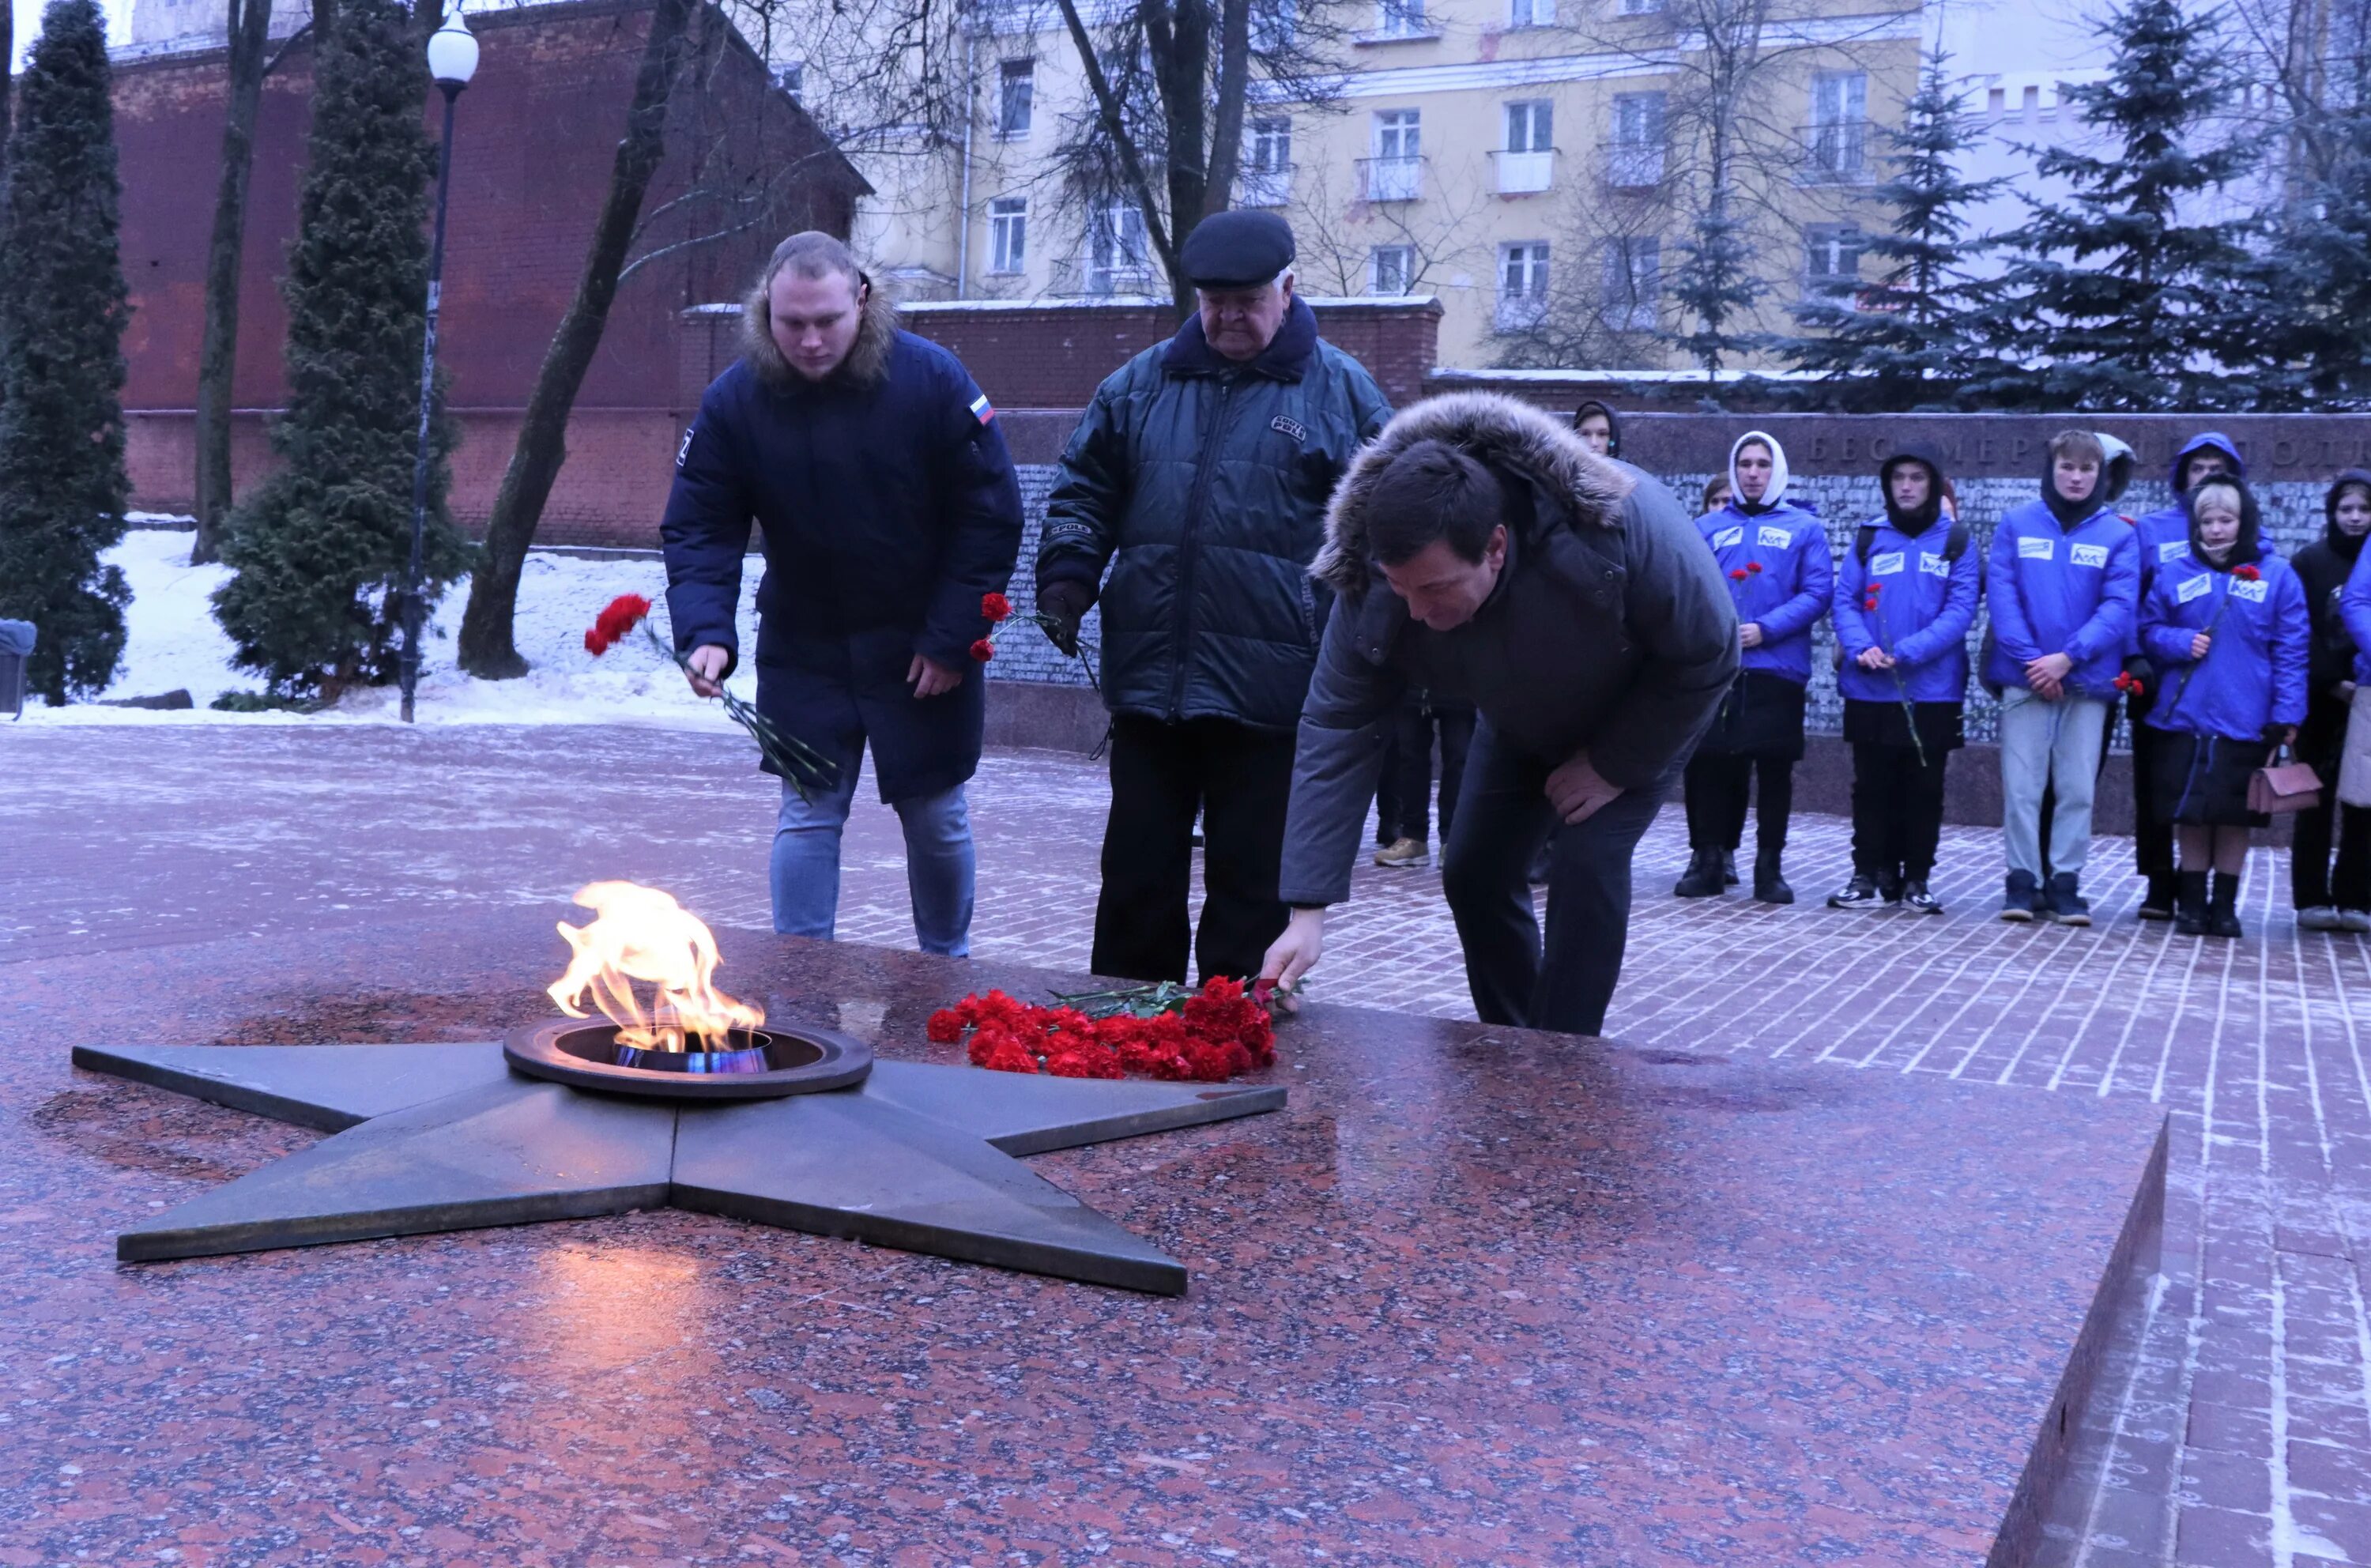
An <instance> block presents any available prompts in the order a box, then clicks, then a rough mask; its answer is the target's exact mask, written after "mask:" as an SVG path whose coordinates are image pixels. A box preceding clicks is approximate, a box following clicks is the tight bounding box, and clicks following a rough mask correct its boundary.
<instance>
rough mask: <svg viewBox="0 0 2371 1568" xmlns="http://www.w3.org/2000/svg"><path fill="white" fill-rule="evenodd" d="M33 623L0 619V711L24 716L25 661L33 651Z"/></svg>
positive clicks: (10, 714)
mask: <svg viewBox="0 0 2371 1568" xmlns="http://www.w3.org/2000/svg"><path fill="white" fill-rule="evenodd" d="M33 638H34V631H33V623H32V622H31V621H18V620H0V712H6V713H7V714H8V715H9V716H10V717H11V718H15V719H22V718H23V717H24V716H25V661H26V660H27V659H29V658H31V657H32V654H33Z"/></svg>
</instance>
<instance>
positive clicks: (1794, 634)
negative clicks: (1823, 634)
mask: <svg viewBox="0 0 2371 1568" xmlns="http://www.w3.org/2000/svg"><path fill="white" fill-rule="evenodd" d="M1696 528H1697V530H1698V531H1699V532H1700V533H1702V534H1703V535H1704V536H1705V542H1706V544H1708V545H1710V546H1711V547H1712V553H1713V559H1715V560H1717V561H1718V562H1719V563H1720V574H1721V578H1722V580H1723V581H1724V582H1727V583H1728V584H1729V598H1730V599H1732V600H1733V601H1735V603H1736V605H1737V618H1738V619H1739V621H1741V622H1743V621H1752V622H1753V623H1754V624H1755V625H1757V626H1759V627H1761V628H1762V642H1761V645H1760V646H1759V647H1755V648H1749V649H1747V650H1746V651H1745V655H1744V660H1743V663H1742V667H1743V668H1745V669H1748V670H1767V671H1768V672H1770V673H1771V674H1774V675H1783V676H1785V677H1786V678H1787V680H1790V681H1793V682H1794V683H1795V684H1796V685H1797V686H1806V685H1809V684H1810V679H1811V623H1812V622H1813V621H1815V620H1818V619H1819V618H1820V616H1821V615H1822V612H1824V611H1825V610H1826V609H1827V607H1828V595H1829V594H1830V592H1831V590H1832V589H1833V584H1834V579H1835V569H1834V568H1833V565H1831V564H1830V562H1829V559H1828V531H1827V530H1826V529H1825V528H1823V527H1822V526H1821V525H1820V520H1819V519H1818V518H1816V517H1814V516H1812V515H1811V514H1810V513H1808V512H1805V511H1804V510H1803V509H1802V508H1800V507H1798V506H1795V505H1793V504H1792V503H1790V502H1779V503H1778V504H1777V505H1776V506H1775V507H1772V508H1771V509H1770V510H1769V511H1767V512H1762V513H1752V514H1750V515H1749V514H1748V513H1746V512H1744V511H1743V510H1742V509H1741V508H1740V507H1739V506H1738V505H1737V503H1736V502H1730V503H1729V505H1727V506H1725V507H1723V508H1721V509H1720V510H1719V511H1718V512H1711V513H1706V514H1705V515H1704V516H1702V517H1699V518H1697V519H1696ZM1757 565H1758V566H1759V567H1760V568H1761V570H1760V571H1755V570H1754V568H1755V567H1756V566H1757ZM1739 572H1744V573H1745V575H1744V576H1743V577H1740V576H1738V575H1737V573H1739Z"/></svg>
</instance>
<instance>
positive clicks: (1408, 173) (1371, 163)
mask: <svg viewBox="0 0 2371 1568" xmlns="http://www.w3.org/2000/svg"><path fill="white" fill-rule="evenodd" d="M1423 191H1424V159H1423V158H1422V157H1421V156H1417V157H1397V158H1360V159H1359V195H1360V197H1361V199H1362V200H1365V201H1369V202H1414V201H1416V200H1417V199H1418V198H1419V197H1420V196H1421V195H1422V194H1423Z"/></svg>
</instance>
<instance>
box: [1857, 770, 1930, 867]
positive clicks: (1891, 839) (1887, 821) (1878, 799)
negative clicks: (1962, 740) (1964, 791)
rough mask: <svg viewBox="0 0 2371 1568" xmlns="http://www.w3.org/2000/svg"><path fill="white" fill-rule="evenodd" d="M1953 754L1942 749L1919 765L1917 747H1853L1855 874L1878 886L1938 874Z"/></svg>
mask: <svg viewBox="0 0 2371 1568" xmlns="http://www.w3.org/2000/svg"><path fill="white" fill-rule="evenodd" d="M1950 760H1951V754H1950V753H1949V752H1947V751H1943V750H1940V749H1939V748H1938V749H1937V750H1934V751H1930V752H1929V753H1928V754H1927V758H1926V766H1925V767H1920V766H1919V764H1918V749H1917V748H1916V747H1915V746H1883V745H1867V744H1864V745H1856V746H1855V747H1853V789H1852V813H1853V840H1852V857H1853V870H1854V872H1855V873H1856V875H1859V876H1864V877H1868V878H1869V879H1870V880H1871V881H1873V882H1877V883H1879V885H1880V886H1899V885H1900V884H1901V883H1903V882H1925V881H1926V879H1927V878H1928V877H1930V876H1932V875H1933V874H1934V872H1935V849H1936V846H1937V845H1938V844H1940V843H1941V842H1942V840H1943V769H1944V767H1946V766H1947V765H1948V764H1949V762H1950Z"/></svg>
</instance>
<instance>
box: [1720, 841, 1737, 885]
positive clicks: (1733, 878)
mask: <svg viewBox="0 0 2371 1568" xmlns="http://www.w3.org/2000/svg"><path fill="white" fill-rule="evenodd" d="M1720 885H1721V886H1723V887H1735V886H1736V885H1737V851H1736V850H1734V849H1724V850H1722V851H1721V852H1720Z"/></svg>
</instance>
